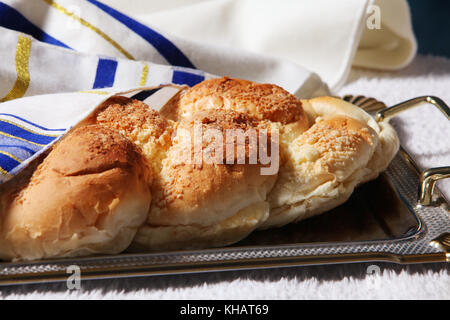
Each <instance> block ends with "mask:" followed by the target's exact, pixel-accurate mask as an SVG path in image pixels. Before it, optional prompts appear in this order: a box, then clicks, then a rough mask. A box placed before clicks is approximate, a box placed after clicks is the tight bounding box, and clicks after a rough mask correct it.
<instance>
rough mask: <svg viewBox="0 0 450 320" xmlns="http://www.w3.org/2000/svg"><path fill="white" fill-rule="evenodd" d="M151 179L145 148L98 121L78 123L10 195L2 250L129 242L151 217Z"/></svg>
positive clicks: (68, 250) (28, 253) (43, 252)
mask: <svg viewBox="0 0 450 320" xmlns="http://www.w3.org/2000/svg"><path fill="white" fill-rule="evenodd" d="M150 181H151V177H150V173H149V171H148V168H147V166H146V165H145V164H144V163H143V161H142V157H141V155H140V154H139V153H138V151H137V150H136V148H135V146H134V145H133V144H132V143H131V142H130V141H128V140H127V139H125V138H124V137H123V136H121V135H120V134H119V133H117V132H114V131H111V130H108V129H106V128H102V127H99V126H95V125H93V126H86V127H81V128H78V129H75V130H74V131H73V132H71V133H70V134H68V135H67V136H66V137H65V138H64V139H63V140H62V141H61V142H60V143H58V144H57V145H56V146H55V148H54V150H53V151H52V152H50V154H49V155H48V156H47V158H45V160H44V161H43V162H42V163H41V164H40V165H39V167H38V168H37V170H36V171H35V172H34V174H33V175H32V177H31V178H30V180H29V182H28V183H27V184H25V185H23V186H21V188H20V191H19V192H16V193H12V194H10V195H9V196H8V197H9V199H6V203H8V204H7V206H6V207H5V208H4V210H3V211H2V213H1V216H2V217H1V220H2V228H1V233H0V238H1V240H0V242H3V243H2V245H1V246H0V257H2V258H5V257H6V258H8V259H37V258H46V257H55V256H75V255H80V254H88V253H94V252H99V253H118V252H120V251H122V250H124V249H125V248H126V247H127V246H128V245H129V244H130V242H131V240H132V238H133V237H134V234H135V233H136V230H137V228H138V227H139V226H140V225H141V224H142V222H143V221H144V220H145V218H146V215H147V210H148V208H149V205H150V200H151V195H150V191H149V182H150ZM3 201H5V199H3Z"/></svg>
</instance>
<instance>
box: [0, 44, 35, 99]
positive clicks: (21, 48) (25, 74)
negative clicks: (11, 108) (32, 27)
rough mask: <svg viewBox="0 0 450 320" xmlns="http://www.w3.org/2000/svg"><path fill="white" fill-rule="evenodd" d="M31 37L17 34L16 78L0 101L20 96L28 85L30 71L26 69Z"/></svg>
mask: <svg viewBox="0 0 450 320" xmlns="http://www.w3.org/2000/svg"><path fill="white" fill-rule="evenodd" d="M30 51H31V39H30V38H27V37H24V36H19V40H18V42H17V48H16V73H17V78H16V82H15V83H14V86H13V88H12V89H11V91H9V93H8V94H7V95H6V96H5V97H4V98H3V99H1V100H0V102H5V101H9V100H12V99H17V98H22V97H23V96H24V95H25V92H27V89H28V86H29V85H30V72H29V70H28V61H29V59H30Z"/></svg>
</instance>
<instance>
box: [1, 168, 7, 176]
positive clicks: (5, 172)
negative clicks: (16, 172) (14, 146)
mask: <svg viewBox="0 0 450 320" xmlns="http://www.w3.org/2000/svg"><path fill="white" fill-rule="evenodd" d="M0 173H1V174H2V175H4V176H6V175H8V171H6V170H5V169H3V168H2V167H0Z"/></svg>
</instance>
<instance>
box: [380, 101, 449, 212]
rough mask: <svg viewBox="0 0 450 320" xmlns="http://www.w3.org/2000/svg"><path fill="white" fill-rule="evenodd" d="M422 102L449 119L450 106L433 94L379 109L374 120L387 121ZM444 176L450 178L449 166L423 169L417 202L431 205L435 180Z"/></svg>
mask: <svg viewBox="0 0 450 320" xmlns="http://www.w3.org/2000/svg"><path fill="white" fill-rule="evenodd" d="M424 102H426V103H429V104H432V105H433V106H435V107H436V108H438V109H439V110H440V111H441V112H442V113H443V114H444V115H445V116H446V117H447V119H448V120H450V108H449V107H448V106H447V104H446V103H445V102H444V101H442V100H441V99H440V98H438V97H433V96H423V97H417V98H414V99H411V100H407V101H405V102H402V103H399V104H396V105H394V106H392V107H389V108H386V109H383V110H380V111H378V112H377V113H376V115H375V120H376V121H377V122H381V121H389V120H390V119H392V118H393V117H395V116H396V115H398V114H399V113H401V112H403V111H405V110H408V109H411V108H414V107H417V106H419V105H420V104H422V103H424ZM446 178H450V166H449V167H436V168H430V169H427V170H424V171H423V172H422V173H421V175H420V186H419V195H418V200H417V202H418V204H420V205H423V206H429V205H431V204H432V198H433V190H434V185H435V183H436V181H438V180H441V179H446Z"/></svg>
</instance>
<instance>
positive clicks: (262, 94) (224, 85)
mask: <svg viewBox="0 0 450 320" xmlns="http://www.w3.org/2000/svg"><path fill="white" fill-rule="evenodd" d="M174 103H175V104H178V110H176V108H174V107H173V105H172V106H171V107H170V108H169V107H168V108H167V110H168V111H167V113H166V115H167V116H168V117H172V118H178V117H183V116H184V115H185V114H187V113H189V114H191V113H195V112H198V111H201V110H203V111H205V110H208V109H213V110H214V109H215V110H222V111H228V110H234V111H236V112H239V113H243V114H246V115H247V116H249V117H253V118H255V119H257V120H266V121H272V122H280V123H282V124H289V123H294V122H298V123H300V124H301V125H302V126H305V127H307V125H308V123H307V118H306V115H305V113H304V111H303V108H302V103H301V101H300V100H298V99H297V98H296V97H295V96H293V95H292V94H290V93H289V92H287V91H286V90H284V89H282V88H281V87H279V86H276V85H273V84H259V83H255V82H251V81H246V80H241V79H232V78H228V77H224V78H218V79H211V80H205V81H203V82H201V83H199V84H197V85H195V86H194V87H192V88H191V89H189V90H187V91H186V92H184V93H183V94H182V95H181V96H180V97H179V99H178V101H174ZM174 110H176V112H177V115H174V114H173V112H174ZM162 112H163V114H164V110H163V111H162ZM170 113H172V114H170Z"/></svg>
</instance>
